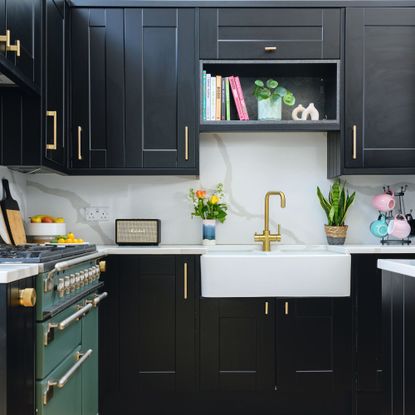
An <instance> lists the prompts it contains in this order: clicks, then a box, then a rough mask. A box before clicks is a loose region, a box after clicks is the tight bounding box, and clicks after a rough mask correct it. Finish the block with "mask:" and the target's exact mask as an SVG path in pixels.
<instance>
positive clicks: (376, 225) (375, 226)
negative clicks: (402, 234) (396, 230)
mask: <svg viewBox="0 0 415 415" xmlns="http://www.w3.org/2000/svg"><path fill="white" fill-rule="evenodd" d="M370 232H371V233H372V235H374V236H376V238H384V237H385V236H386V235H387V234H388V224H387V223H386V217H385V215H379V217H378V219H377V220H375V221H373V222H372V223H371V224H370Z"/></svg>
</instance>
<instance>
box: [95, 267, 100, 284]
mask: <svg viewBox="0 0 415 415" xmlns="http://www.w3.org/2000/svg"><path fill="white" fill-rule="evenodd" d="M95 270H96V272H95V278H94V279H96V280H98V279H99V276H100V275H101V265H95Z"/></svg>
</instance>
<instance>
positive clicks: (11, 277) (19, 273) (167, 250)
mask: <svg viewBox="0 0 415 415" xmlns="http://www.w3.org/2000/svg"><path fill="white" fill-rule="evenodd" d="M278 246H284V245H278V244H274V245H273V249H278ZM291 247H292V248H293V249H299V250H301V249H304V248H308V249H316V250H318V249H327V251H331V252H336V253H344V254H415V244H414V246H401V245H392V246H381V245H365V244H356V245H343V246H329V245H312V246H308V247H306V246H305V245H294V246H291ZM97 249H98V251H99V252H105V253H106V254H108V255H203V254H206V253H208V252H215V251H244V250H246V251H249V250H260V249H261V246H260V244H257V245H216V246H204V245H196V244H195V245H159V246H118V245H98V246H97ZM401 261H404V262H401ZM379 262H380V263H384V262H393V263H397V264H401V265H400V266H401V268H400V269H405V270H406V272H409V271H408V269H409V268H408V267H409V266H410V265H408V264H409V263H410V262H411V261H405V260H380V261H379ZM403 264H404V265H403ZM402 267H404V268H402ZM414 267H415V261H414ZM394 272H395V271H394ZM396 272H398V271H396ZM413 272H414V276H415V268H414V271H413ZM38 273H39V267H38V265H37V264H0V284H7V283H9V282H13V281H17V280H19V279H23V278H27V277H31V276H33V275H37V274H38ZM408 275H409V274H408Z"/></svg>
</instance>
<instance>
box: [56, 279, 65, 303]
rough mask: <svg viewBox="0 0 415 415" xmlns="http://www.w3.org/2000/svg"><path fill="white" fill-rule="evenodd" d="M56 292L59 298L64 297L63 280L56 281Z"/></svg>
mask: <svg viewBox="0 0 415 415" xmlns="http://www.w3.org/2000/svg"><path fill="white" fill-rule="evenodd" d="M57 291H58V295H59V297H60V298H62V297H63V296H64V295H65V280H64V279H63V278H59V280H58V286H57Z"/></svg>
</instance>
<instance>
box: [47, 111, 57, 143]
mask: <svg viewBox="0 0 415 415" xmlns="http://www.w3.org/2000/svg"><path fill="white" fill-rule="evenodd" d="M46 116H47V117H52V118H53V144H46V150H56V149H57V148H58V113H57V112H56V111H46Z"/></svg>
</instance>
